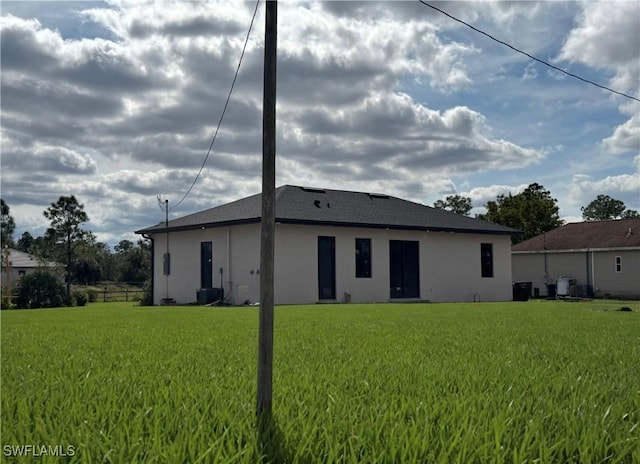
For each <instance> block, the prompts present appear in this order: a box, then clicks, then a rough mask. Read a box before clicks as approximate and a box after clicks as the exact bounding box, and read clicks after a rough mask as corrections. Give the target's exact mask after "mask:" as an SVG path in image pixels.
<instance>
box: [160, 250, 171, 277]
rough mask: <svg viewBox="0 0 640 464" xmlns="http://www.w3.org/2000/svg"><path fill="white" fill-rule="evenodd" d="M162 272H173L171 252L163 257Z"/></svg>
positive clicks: (167, 273)
mask: <svg viewBox="0 0 640 464" xmlns="http://www.w3.org/2000/svg"><path fill="white" fill-rule="evenodd" d="M162 274H164V275H169V274H171V253H165V254H164V255H163V257H162Z"/></svg>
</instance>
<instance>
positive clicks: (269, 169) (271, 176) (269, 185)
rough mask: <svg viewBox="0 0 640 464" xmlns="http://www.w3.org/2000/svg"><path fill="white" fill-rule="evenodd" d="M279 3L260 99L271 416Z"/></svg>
mask: <svg viewBox="0 0 640 464" xmlns="http://www.w3.org/2000/svg"><path fill="white" fill-rule="evenodd" d="M277 18H278V3H277V2H276V1H275V0H270V1H267V2H266V15H265V33H264V81H263V100H262V218H261V222H262V228H261V234H260V325H259V329H258V330H259V334H258V394H257V414H258V416H259V417H262V416H263V415H264V414H265V413H266V414H270V413H271V399H272V384H273V382H272V378H273V377H272V371H273V306H274V278H273V277H274V262H275V258H274V250H275V190H276V55H277V53H276V52H277V48H276V44H277V40H276V39H277V23H278V21H277Z"/></svg>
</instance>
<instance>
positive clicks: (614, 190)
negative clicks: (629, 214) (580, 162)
mask: <svg viewBox="0 0 640 464" xmlns="http://www.w3.org/2000/svg"><path fill="white" fill-rule="evenodd" d="M633 168H634V172H633V173H632V174H618V175H611V176H606V177H603V178H601V179H594V178H593V177H591V176H589V175H586V174H576V175H574V176H573V178H572V179H571V184H570V186H569V201H570V202H571V204H573V205H574V206H586V205H587V204H589V203H590V202H591V201H592V200H594V199H595V198H596V197H597V196H598V195H609V196H610V197H612V198H615V199H617V200H621V201H623V202H624V203H625V205H626V206H627V208H630V209H635V210H640V155H636V156H635V157H634V159H633Z"/></svg>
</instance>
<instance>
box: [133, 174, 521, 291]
mask: <svg viewBox="0 0 640 464" xmlns="http://www.w3.org/2000/svg"><path fill="white" fill-rule="evenodd" d="M275 197H276V231H275V269H274V272H275V303H276V304H304V303H316V302H330V301H335V302H341V301H351V302H354V303H355V302H384V301H396V300H400V301H421V300H422V301H424V300H428V301H474V300H483V301H488V300H510V299H511V297H512V290H511V285H512V284H511V249H510V247H511V236H512V235H513V234H515V233H517V231H515V230H514V229H511V228H508V227H504V226H500V225H497V224H492V223H489V222H485V221H481V220H478V219H472V218H469V217H466V216H461V215H457V214H453V213H450V212H447V211H442V210H438V209H435V208H431V207H428V206H424V205H421V204H418V203H413V202H410V201H406V200H402V199H399V198H395V197H392V196H389V195H383V194H373V193H362V192H348V191H342V190H328V189H318V188H307V187H297V186H292V185H285V186H282V187H279V188H277V189H276V196H275ZM260 215H261V194H257V195H253V196H250V197H247V198H244V199H241V200H238V201H234V202H232V203H228V204H225V205H222V206H218V207H215V208H211V209H208V210H206V211H201V212H198V213H195V214H191V215H188V216H184V217H181V218H177V219H173V220H171V221H169V222H168V223H167V224H166V225H165V223H164V222H163V223H160V224H157V225H155V226H152V227H148V228H145V229H141V230H138V231H136V233H137V234H141V235H142V236H143V237H145V238H148V239H151V241H152V249H153V252H152V256H153V258H152V259H153V264H152V269H153V279H152V281H153V301H154V304H158V303H162V302H163V301H175V302H177V303H189V302H194V301H196V300H198V301H200V297H201V296H202V295H203V291H204V289H211V288H215V287H217V288H221V289H223V291H224V299H225V301H226V302H230V303H232V304H243V303H255V302H258V300H259V294H260V292H259V290H260V289H259V283H260V268H259V263H260ZM213 294H214V295H215V296H210V297H209V298H207V300H210V299H212V298H217V297H218V296H219V294H218V293H217V292H213Z"/></svg>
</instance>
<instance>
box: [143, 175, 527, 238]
mask: <svg viewBox="0 0 640 464" xmlns="http://www.w3.org/2000/svg"><path fill="white" fill-rule="evenodd" d="M261 201H262V195H261V194H257V195H252V196H250V197H247V198H243V199H242V200H237V201H234V202H231V203H227V204H225V205H221V206H217V207H215V208H211V209H208V210H205V211H201V212H199V213H195V214H191V215H188V216H184V217H181V218H177V219H173V220H171V221H169V227H168V229H169V230H170V231H176V230H188V229H198V228H202V227H216V226H225V225H231V224H243V223H245V224H246V223H253V222H260V215H261ZM276 222H280V223H287V224H318V225H321V224H322V225H333V226H349V227H372V228H388V229H408V230H431V231H448V232H465V233H484V234H501V235H515V234H517V233H519V232H518V231H517V230H515V229H512V228H509V227H505V226H501V225H498V224H493V223H491V222H487V221H482V220H479V219H473V218H470V217H466V216H462V215H459V214H454V213H451V212H448V211H443V210H440V209H436V208H431V207H429V206H425V205H422V204H419V203H414V202H411V201H407V200H402V199H400V198H396V197H392V196H389V195H383V194H374V193H363V192H348V191H343V190H328V189H316V188H308V187H297V186H293V185H284V186H282V187H279V188H277V189H276ZM166 230H167V229H166V228H165V224H164V222H162V223H159V224H157V225H155V226H152V227H148V228H146V229H141V230H138V231H136V233H137V234H154V233H162V232H165V231H166Z"/></svg>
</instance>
